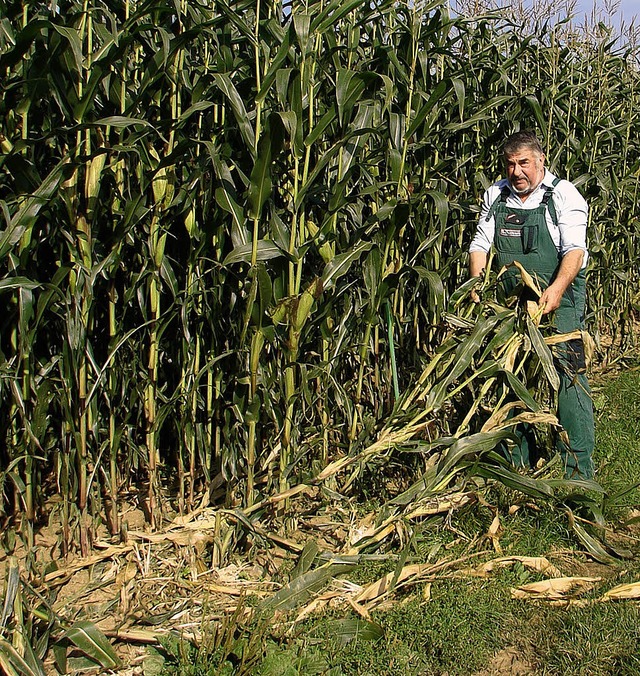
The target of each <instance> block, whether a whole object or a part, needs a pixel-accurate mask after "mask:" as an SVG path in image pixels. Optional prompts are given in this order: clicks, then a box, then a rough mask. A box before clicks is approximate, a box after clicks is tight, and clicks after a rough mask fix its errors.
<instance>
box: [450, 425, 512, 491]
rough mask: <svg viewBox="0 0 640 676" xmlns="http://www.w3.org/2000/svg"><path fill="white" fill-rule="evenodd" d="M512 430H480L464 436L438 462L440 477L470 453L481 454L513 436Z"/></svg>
mask: <svg viewBox="0 0 640 676" xmlns="http://www.w3.org/2000/svg"><path fill="white" fill-rule="evenodd" d="M512 436H513V435H512V434H511V432H509V431H507V430H498V431H493V432H478V433H477V434H471V435H469V436H468V437H462V438H461V439H458V440H457V441H456V442H455V443H453V444H452V445H451V447H450V448H449V450H448V451H447V453H446V455H445V456H444V457H443V458H442V460H441V461H440V462H439V463H438V469H437V472H438V477H444V476H446V475H447V474H448V473H449V472H450V471H451V469H452V468H454V467H455V466H457V465H458V464H460V462H461V461H462V460H463V459H465V458H466V457H467V456H468V455H471V454H473V455H481V454H482V453H486V452H487V451H492V450H493V449H494V448H495V447H496V446H497V445H498V444H499V443H501V442H502V441H505V440H506V439H509V438H512ZM436 483H437V479H436Z"/></svg>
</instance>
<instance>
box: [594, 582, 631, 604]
mask: <svg viewBox="0 0 640 676" xmlns="http://www.w3.org/2000/svg"><path fill="white" fill-rule="evenodd" d="M624 599H640V582H630V583H629V584H621V585H618V586H617V587H614V588H613V589H609V591H608V592H606V593H605V594H603V596H602V600H603V601H611V600H624Z"/></svg>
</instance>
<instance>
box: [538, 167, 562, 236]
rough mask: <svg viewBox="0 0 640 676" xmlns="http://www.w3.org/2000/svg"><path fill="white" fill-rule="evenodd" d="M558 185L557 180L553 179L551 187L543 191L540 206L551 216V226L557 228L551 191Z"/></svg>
mask: <svg viewBox="0 0 640 676" xmlns="http://www.w3.org/2000/svg"><path fill="white" fill-rule="evenodd" d="M558 183H560V179H559V178H554V179H553V183H552V184H551V187H549V188H547V189H546V190H545V191H544V195H543V197H542V204H544V205H545V207H547V209H548V210H549V214H550V215H551V220H552V221H553V224H554V225H555V226H556V227H558V214H557V212H556V205H555V204H554V202H553V199H552V197H553V189H554V188H555V187H556V186H557V185H558Z"/></svg>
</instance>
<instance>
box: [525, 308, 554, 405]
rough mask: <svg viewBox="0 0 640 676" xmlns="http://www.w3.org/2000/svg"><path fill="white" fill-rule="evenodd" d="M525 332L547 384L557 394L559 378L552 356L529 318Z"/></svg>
mask: <svg viewBox="0 0 640 676" xmlns="http://www.w3.org/2000/svg"><path fill="white" fill-rule="evenodd" d="M527 331H528V333H529V338H531V344H532V346H533V349H534V350H535V352H536V354H537V355H538V359H540V363H541V364H542V368H543V369H544V373H545V375H546V376H547V379H548V380H549V384H550V385H551V387H553V389H554V390H556V392H557V391H558V389H560V376H559V375H558V371H557V370H556V367H555V366H554V364H553V355H552V354H551V350H550V349H549V346H548V345H547V344H546V343H545V342H544V338H543V337H542V334H541V333H540V329H538V327H537V326H536V325H535V324H534V323H533V321H531V318H530V317H527Z"/></svg>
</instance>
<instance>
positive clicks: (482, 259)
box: [469, 251, 487, 277]
mask: <svg viewBox="0 0 640 676" xmlns="http://www.w3.org/2000/svg"><path fill="white" fill-rule="evenodd" d="M486 267H487V254H486V252H485V251H472V252H471V253H470V254H469V276H470V277H480V275H481V274H482V272H483V271H484V269H485V268H486Z"/></svg>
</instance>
